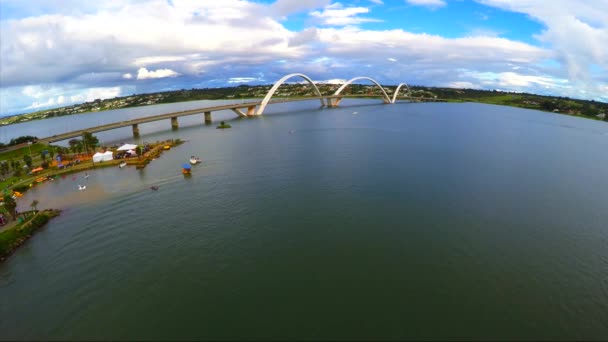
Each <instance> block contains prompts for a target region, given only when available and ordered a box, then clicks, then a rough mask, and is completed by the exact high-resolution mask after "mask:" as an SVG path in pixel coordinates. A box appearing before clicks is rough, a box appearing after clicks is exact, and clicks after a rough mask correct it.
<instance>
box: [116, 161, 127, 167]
mask: <svg viewBox="0 0 608 342" xmlns="http://www.w3.org/2000/svg"><path fill="white" fill-rule="evenodd" d="M125 166H127V162H126V161H121V162H120V164H118V167H120V168H123V167H125Z"/></svg>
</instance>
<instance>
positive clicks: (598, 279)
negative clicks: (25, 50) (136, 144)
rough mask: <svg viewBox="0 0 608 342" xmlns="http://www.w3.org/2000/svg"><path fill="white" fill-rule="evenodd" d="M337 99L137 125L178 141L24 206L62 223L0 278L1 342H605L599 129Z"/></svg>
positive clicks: (500, 113) (478, 108)
mask: <svg viewBox="0 0 608 342" xmlns="http://www.w3.org/2000/svg"><path fill="white" fill-rule="evenodd" d="M347 101H349V100H346V101H343V103H342V104H343V105H345V106H344V107H341V108H335V109H317V107H316V106H318V103H315V102H303V103H291V104H281V105H273V106H271V107H269V109H270V113H269V114H268V115H265V116H264V117H261V118H255V119H241V120H234V121H231V122H230V123H231V125H232V127H233V128H232V129H229V130H216V129H215V127H214V126H204V125H201V122H202V115H201V116H193V117H190V118H186V119H183V120H182V119H180V124H181V126H182V127H181V128H180V129H179V130H177V131H171V130H168V129H166V128H168V127H169V123H168V122H157V123H153V124H149V126H146V125H142V126H141V127H140V130H141V131H142V134H143V135H142V138H141V139H142V140H143V141H146V140H147V141H153V140H159V139H165V138H171V137H179V138H182V139H184V140H187V142H186V143H184V144H183V145H181V146H179V147H177V148H174V149H172V150H171V151H169V152H167V153H165V154H163V155H162V156H161V157H160V158H159V159H157V160H155V161H153V162H152V163H151V164H150V165H149V166H148V167H147V168H146V169H144V170H143V171H138V170H135V169H134V168H130V167H127V168H124V169H119V168H117V167H113V168H106V169H96V170H91V171H89V174H90V177H89V178H88V179H86V180H85V179H84V178H83V177H82V176H83V175H82V174H76V175H74V176H68V177H66V178H63V179H58V180H56V181H54V182H49V183H45V184H44V185H43V186H40V187H38V188H36V189H33V190H32V191H30V192H28V193H27V194H26V195H25V196H24V199H23V201H22V202H21V203H22V205H26V204H28V203H30V202H31V200H32V199H37V200H39V201H40V206H41V207H55V208H62V209H63V210H64V211H63V213H62V215H61V216H60V217H58V218H56V219H54V220H53V221H52V222H51V223H50V224H49V225H47V226H46V228H44V229H43V230H42V231H40V232H39V233H37V234H36V235H35V236H34V238H33V239H31V240H30V241H29V242H28V243H27V244H26V245H25V246H23V247H22V248H21V249H20V250H19V251H18V252H17V253H15V254H14V255H13V256H12V257H11V258H10V259H8V261H7V262H5V263H3V264H1V265H0V339H156V340H159V339H161V340H162V339H245V338H249V339H336V338H339V339H383V340H386V339H418V338H424V337H426V338H439V339H441V338H469V339H470V338H477V339H492V338H502V339H518V338H526V339H562V340H563V339H607V338H608V211H607V210H606V204H607V203H608V197H607V195H606V194H608V177H607V174H608V173H607V171H608V155H607V154H606V151H607V150H608V125H606V124H605V123H602V122H597V121H591V120H583V119H578V118H573V117H567V116H562V115H555V114H549V113H542V112H537V111H529V110H522V109H515V108H507V107H499V106H489V105H480V104H468V103H464V104H444V103H436V104H432V103H423V104H407V103H402V104H396V105H380V104H377V102H375V101H363V100H359V101H354V100H350V101H351V102H347ZM166 106H168V107H163V108H162V109H163V110H164V109H167V108H169V109H171V108H172V107H171V106H170V105H166ZM175 106H176V107H175V108H177V110H181V109H183V108H182V107H183V106H184V105H183V104H176V105H175ZM180 106H181V107H180ZM149 108H150V109H148V110H150V111H154V110H160V109H158V108H156V107H149ZM155 108H156V109H155ZM138 110H142V109H138ZM125 111H126V112H129V110H125ZM353 112H356V113H357V114H353ZM129 113H130V112H129ZM98 114H101V113H98ZM123 114H124V112H118V114H116V113H110V114H108V115H118V116H120V115H123ZM96 115H97V114H96ZM214 116H215V117H214V119H216V120H217V119H219V118H230V117H231V114H227V113H219V114H217V115H215V114H214ZM106 119H108V118H106ZM74 120H78V122H76V121H75V123H74V125H76V126H77V125H81V126H84V127H86V126H92V125H96V124H98V123H97V122H96V121H95V120H100V119H87V115H79V116H77V119H75V118H74ZM87 120H89V121H88V122H87ZM90 120H92V121H90ZM108 120H111V118H109V119H108ZM49 122H50V123H49ZM49 122H45V121H38V122H35V123H29V124H28V125H27V133H28V134H29V133H30V132H36V129H38V130H39V131H40V132H42V133H40V134H38V135H39V136H45V135H47V134H46V133H45V129H46V130H47V131H52V130H56V129H58V128H55V127H54V126H53V125H54V123H52V122H51V121H49ZM51 126H53V127H51ZM15 127H18V126H15ZM21 127H25V126H21ZM74 129H76V128H74ZM290 131H291V132H290ZM23 132H26V130H23ZM129 133H130V131H129V130H128V129H123V130H116V131H110V132H107V133H104V134H102V135H101V136H100V137H101V138H102V140H104V141H108V142H110V141H112V142H114V141H115V142H121V141H124V142H130V141H133V140H132V138H130V137H129ZM53 134H55V133H53ZM190 155H198V156H200V157H201V158H202V159H203V163H202V164H201V165H197V166H194V167H193V172H192V173H193V174H192V177H190V178H184V177H183V176H182V174H181V172H180V165H181V164H182V163H183V162H186V161H187V158H188V157H189V156H190ZM81 183H83V184H86V185H87V190H86V191H78V190H77V184H81ZM151 185H157V186H159V189H158V191H152V190H150V189H149V187H150V186H151Z"/></svg>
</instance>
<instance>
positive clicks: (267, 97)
mask: <svg viewBox="0 0 608 342" xmlns="http://www.w3.org/2000/svg"><path fill="white" fill-rule="evenodd" d="M296 76H299V77H302V78H303V79H305V80H306V81H307V82H308V83H309V84H310V85H311V86H312V87H313V88H314V90H315V93H317V95H318V96H319V97H320V100H321V106H325V103H324V102H323V95H321V92H320V91H319V88H317V86H316V85H315V83H314V82H313V81H312V80H311V79H310V78H309V77H308V76H306V75H304V74H298V73H296V74H289V75H286V76H283V78H281V79H280V80H278V81H277V82H276V83H275V84H274V85H273V86H272V88H270V90H269V91H268V94H266V96H264V99H263V100H262V103H260V108H258V111H257V112H256V113H255V115H262V113H264V109H266V105H267V104H268V102H269V101H270V98H272V95H274V92H275V91H277V89H279V87H280V86H281V84H283V83H285V81H287V80H288V79H290V78H292V77H296Z"/></svg>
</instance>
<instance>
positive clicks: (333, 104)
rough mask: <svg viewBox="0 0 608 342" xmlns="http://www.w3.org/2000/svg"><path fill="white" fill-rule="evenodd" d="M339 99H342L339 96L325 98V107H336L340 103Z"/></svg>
mask: <svg viewBox="0 0 608 342" xmlns="http://www.w3.org/2000/svg"><path fill="white" fill-rule="evenodd" d="M340 101H342V98H341V97H338V98H333V99H327V107H338V105H339V104H340Z"/></svg>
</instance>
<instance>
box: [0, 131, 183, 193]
mask: <svg viewBox="0 0 608 342" xmlns="http://www.w3.org/2000/svg"><path fill="white" fill-rule="evenodd" d="M184 142H185V141H183V140H180V139H170V140H164V141H157V142H155V143H152V144H150V145H151V146H152V147H151V148H150V150H149V151H147V152H146V153H144V154H143V155H142V156H141V157H133V158H127V159H112V160H106V161H101V162H93V161H92V160H87V161H85V162H82V163H80V164H76V165H74V166H70V167H66V168H63V169H61V170H58V169H56V166H53V167H52V169H51V168H48V169H46V170H44V171H42V172H41V173H39V174H37V175H30V176H28V177H27V178H25V179H22V180H21V181H19V182H15V183H14V184H11V185H10V186H8V189H9V190H12V191H18V192H20V193H25V192H27V190H29V189H31V188H32V187H34V186H37V184H38V183H39V182H37V181H36V180H37V179H40V178H47V179H49V178H56V177H58V176H63V175H69V174H72V173H78V172H82V171H87V170H91V169H96V168H105V167H111V166H118V165H119V164H120V163H121V162H123V161H124V162H126V163H127V165H135V167H136V168H137V169H143V168H145V167H146V165H148V164H149V163H150V161H152V159H155V158H158V157H159V156H160V155H161V154H162V153H163V152H164V151H165V149H164V147H165V146H166V145H168V146H170V147H171V148H173V147H175V146H179V145H181V144H183V143H184ZM49 170H50V171H49Z"/></svg>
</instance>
